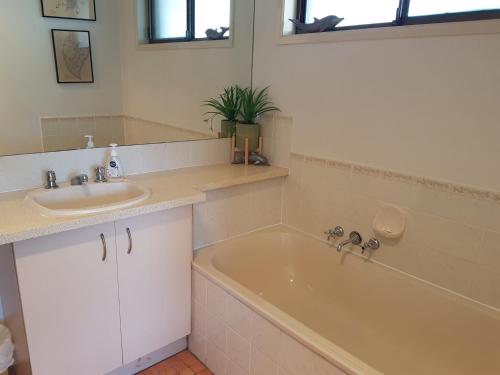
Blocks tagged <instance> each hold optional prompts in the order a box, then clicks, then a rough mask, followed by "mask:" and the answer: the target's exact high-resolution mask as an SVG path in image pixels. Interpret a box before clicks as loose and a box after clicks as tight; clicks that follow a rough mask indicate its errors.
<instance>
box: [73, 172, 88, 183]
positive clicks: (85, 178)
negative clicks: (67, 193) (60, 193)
mask: <svg viewBox="0 0 500 375" xmlns="http://www.w3.org/2000/svg"><path fill="white" fill-rule="evenodd" d="M87 182H89V176H87V175H86V174H81V175H79V176H75V177H73V178H72V179H71V185H85V184H86V183H87Z"/></svg>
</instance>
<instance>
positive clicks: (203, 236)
mask: <svg viewBox="0 0 500 375" xmlns="http://www.w3.org/2000/svg"><path fill="white" fill-rule="evenodd" d="M263 168H264V167H263ZM282 185H283V179H282V178H276V179H272V180H268V181H261V182H256V183H252V184H246V185H241V186H236V187H231V188H227V189H221V190H216V191H210V192H208V193H207V200H206V202H204V203H201V204H198V205H196V206H195V208H194V218H193V220H194V247H195V249H199V248H201V247H204V246H207V245H210V244H212V243H214V242H218V241H222V240H225V239H227V238H230V237H234V236H238V235H241V234H243V233H247V232H249V231H252V230H256V229H259V228H263V227H266V226H270V225H275V224H279V223H281V206H282Z"/></svg>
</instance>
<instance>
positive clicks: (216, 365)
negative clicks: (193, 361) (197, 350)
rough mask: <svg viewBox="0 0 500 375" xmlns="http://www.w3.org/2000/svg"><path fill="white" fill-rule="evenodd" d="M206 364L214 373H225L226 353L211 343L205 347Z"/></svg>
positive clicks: (217, 374) (220, 374)
mask: <svg viewBox="0 0 500 375" xmlns="http://www.w3.org/2000/svg"><path fill="white" fill-rule="evenodd" d="M205 363H206V365H207V366H208V368H209V369H210V370H211V371H212V372H213V373H214V374H215V375H225V374H226V363H227V357H226V355H225V354H224V353H223V352H222V351H221V350H219V349H217V348H216V347H215V346H213V345H208V347H207V360H206V362H205Z"/></svg>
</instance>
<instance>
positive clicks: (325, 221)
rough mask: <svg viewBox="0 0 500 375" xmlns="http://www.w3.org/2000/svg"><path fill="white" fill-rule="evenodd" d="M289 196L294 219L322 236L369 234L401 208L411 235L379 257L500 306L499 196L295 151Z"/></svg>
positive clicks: (389, 244) (287, 209)
mask: <svg viewBox="0 0 500 375" xmlns="http://www.w3.org/2000/svg"><path fill="white" fill-rule="evenodd" d="M284 201H285V203H284V210H283V217H284V222H285V223H286V224H288V225H291V226H293V227H296V228H298V229H300V230H303V231H305V232H309V233H311V234H313V235H315V236H318V237H322V238H324V235H323V231H324V230H326V229H327V228H332V227H334V226H336V225H342V226H344V228H345V229H346V232H347V233H349V231H351V230H359V231H360V232H361V234H362V235H363V236H364V237H365V239H368V238H369V237H370V236H373V231H372V228H371V224H372V221H373V218H374V216H375V214H376V213H377V211H378V210H379V209H380V208H381V207H383V206H386V205H393V206H397V207H401V208H402V209H403V210H404V211H405V213H406V219H407V229H406V232H405V233H404V235H403V237H402V238H401V240H399V241H384V240H383V239H382V247H381V248H380V249H379V250H377V251H375V252H374V253H373V255H372V257H373V259H375V260H377V261H380V262H382V263H384V264H386V265H388V266H391V267H394V268H397V269H399V270H401V271H404V272H407V273H409V274H411V275H414V276H417V277H419V278H422V279H424V280H427V281H430V282H432V283H435V284H437V285H440V286H442V287H445V288H447V289H450V290H452V291H455V292H457V293H460V294H462V295H465V296H468V297H470V298H473V299H475V300H478V301H480V302H482V303H485V304H488V305H490V306H493V307H496V308H500V287H499V286H500V195H498V194H493V193H489V192H486V191H480V190H477V189H471V188H466V187H461V186H454V185H451V184H448V183H444V182H439V181H433V180H429V179H425V178H419V177H413V176H409V175H402V174H396V173H392V172H390V171H384V170H378V169H373V168H367V167H363V166H360V165H354V164H349V163H344V162H339V161H334V160H324V159H318V158H313V157H307V156H303V155H293V156H292V159H291V170H290V176H289V177H288V178H287V180H286V182H285V189H284ZM355 251H359V248H357V249H356V250H355Z"/></svg>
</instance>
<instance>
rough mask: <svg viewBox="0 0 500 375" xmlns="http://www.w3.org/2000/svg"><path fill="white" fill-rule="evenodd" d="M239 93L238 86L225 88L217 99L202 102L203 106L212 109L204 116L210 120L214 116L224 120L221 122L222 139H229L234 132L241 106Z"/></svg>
mask: <svg viewBox="0 0 500 375" xmlns="http://www.w3.org/2000/svg"><path fill="white" fill-rule="evenodd" d="M240 92H241V89H240V88H239V87H238V86H231V87H226V88H225V89H224V92H223V93H222V94H220V95H219V96H218V98H211V99H208V100H205V101H204V102H203V105H205V106H207V107H210V108H211V109H212V110H211V111H208V112H206V113H205V115H211V116H210V119H213V118H214V117H215V116H222V117H223V118H224V119H223V120H222V121H221V137H222V138H231V137H232V136H233V135H234V133H235V131H236V118H237V117H238V113H239V111H240V104H241V97H240Z"/></svg>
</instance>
